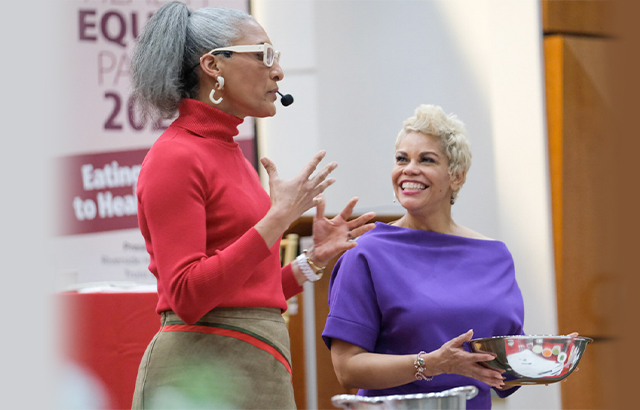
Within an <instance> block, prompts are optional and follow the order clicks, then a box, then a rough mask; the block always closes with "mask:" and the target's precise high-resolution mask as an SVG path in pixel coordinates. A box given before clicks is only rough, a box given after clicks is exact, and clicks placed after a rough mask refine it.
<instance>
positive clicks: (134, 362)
mask: <svg viewBox="0 0 640 410" xmlns="http://www.w3.org/2000/svg"><path fill="white" fill-rule="evenodd" d="M59 297H60V299H61V302H62V303H61V306H62V314H63V317H64V328H65V331H64V336H63V350H64V351H63V354H64V356H65V358H66V359H67V360H71V361H72V362H74V363H76V364H77V365H79V366H81V367H83V368H84V369H85V370H87V371H89V372H91V373H92V374H93V375H94V376H95V377H96V378H97V379H98V380H99V381H100V382H101V383H102V385H103V387H104V389H105V390H106V393H107V395H108V401H109V406H110V408H113V409H130V408H131V399H132V397H133V390H134V387H135V381H136V375H137V373H138V366H139V365H140V359H141V358H142V355H143V354H144V351H145V349H146V348H147V345H148V344H149V342H150V341H151V339H152V338H153V336H154V335H155V334H156V332H157V331H158V330H159V329H160V316H159V315H158V314H157V313H156V312H155V307H156V304H157V303H158V295H157V294H156V293H76V292H66V293H62V294H60V295H59Z"/></svg>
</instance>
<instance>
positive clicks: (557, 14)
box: [542, 0, 618, 36]
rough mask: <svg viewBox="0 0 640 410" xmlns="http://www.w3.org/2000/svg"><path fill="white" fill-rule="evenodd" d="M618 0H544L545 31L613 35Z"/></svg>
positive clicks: (543, 20) (543, 22)
mask: <svg viewBox="0 0 640 410" xmlns="http://www.w3.org/2000/svg"><path fill="white" fill-rule="evenodd" d="M617 3H618V1H616V0H542V24H543V30H544V32H545V33H556V34H557V33H564V34H587V35H599V36H603V35H612V34H613V32H614V29H615V26H614V24H613V20H614V19H613V15H614V13H615V11H616V10H615V7H616V6H617Z"/></svg>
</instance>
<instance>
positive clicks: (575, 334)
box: [567, 332, 579, 337]
mask: <svg viewBox="0 0 640 410" xmlns="http://www.w3.org/2000/svg"><path fill="white" fill-rule="evenodd" d="M578 334H579V333H578V332H572V333H569V334H568V335H567V336H569V337H578Z"/></svg>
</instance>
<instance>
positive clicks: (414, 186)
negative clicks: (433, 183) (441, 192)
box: [400, 182, 428, 191]
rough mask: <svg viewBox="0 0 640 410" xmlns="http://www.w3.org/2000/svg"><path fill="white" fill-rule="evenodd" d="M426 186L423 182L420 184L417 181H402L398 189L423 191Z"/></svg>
mask: <svg viewBox="0 0 640 410" xmlns="http://www.w3.org/2000/svg"><path fill="white" fill-rule="evenodd" d="M427 188H428V186H427V185H425V184H420V183H418V182H403V183H402V184H401V185H400V189H402V190H403V191H424V190H425V189H427Z"/></svg>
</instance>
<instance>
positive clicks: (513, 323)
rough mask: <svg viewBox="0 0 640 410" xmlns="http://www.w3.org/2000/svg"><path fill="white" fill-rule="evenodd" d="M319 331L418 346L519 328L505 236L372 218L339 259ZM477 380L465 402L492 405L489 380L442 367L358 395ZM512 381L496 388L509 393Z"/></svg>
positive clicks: (393, 348)
mask: <svg viewBox="0 0 640 410" xmlns="http://www.w3.org/2000/svg"><path fill="white" fill-rule="evenodd" d="M329 308H330V313H329V316H328V318H327V323H326V325H325V328H324V332H323V333H322V338H323V340H324V342H325V343H326V345H327V347H329V348H331V338H337V339H341V340H343V341H345V342H348V343H351V344H354V345H356V346H360V347H362V348H363V349H365V350H367V351H369V352H374V353H385V354H398V355H401V354H417V353H418V352H419V351H421V350H424V351H426V352H430V351H433V350H436V349H438V348H440V346H442V345H443V344H444V343H445V342H447V341H449V340H451V339H452V338H454V337H456V336H459V335H461V334H463V333H465V332H467V331H468V330H469V329H473V331H474V335H473V337H474V338H481V337H490V336H504V335H517V334H522V333H523V331H522V325H523V321H524V304H523V301H522V294H521V293H520V288H519V287H518V284H517V282H516V277H515V271H514V266H513V258H512V257H511V253H510V252H509V250H508V249H507V247H506V246H505V244H504V243H502V242H499V241H492V240H480V239H471V238H465V237H461V236H454V235H447V234H442V233H438V232H431V231H423V230H416V229H408V228H402V227H397V226H392V225H387V224H384V223H380V222H377V223H376V228H375V229H373V230H372V231H370V232H368V233H366V234H364V235H363V236H362V237H360V238H359V239H358V246H356V247H355V248H353V249H351V250H349V251H347V252H345V254H344V255H342V257H341V258H340V259H339V260H338V262H337V263H336V265H335V267H334V269H333V273H332V275H331V282H330V285H329ZM467 385H474V386H477V387H478V389H479V393H478V395H477V396H476V397H475V398H474V399H471V400H469V401H468V402H467V408H468V409H490V408H491V395H490V388H489V386H488V385H487V384H485V383H482V382H480V381H478V380H476V379H473V378H469V377H465V376H460V375H455V374H442V375H438V376H435V377H434V378H433V380H432V381H418V380H416V381H414V382H412V383H409V384H405V385H402V386H397V387H394V388H390V389H380V390H360V391H359V392H358V394H360V395H363V396H386V395H391V394H411V393H429V392H439V391H443V390H447V389H450V388H453V387H458V386H467ZM515 390H516V389H515V388H514V389H509V390H507V391H505V392H499V391H498V392H497V393H498V395H499V396H500V397H506V396H508V395H509V394H511V393H513V392H514V391H515Z"/></svg>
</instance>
